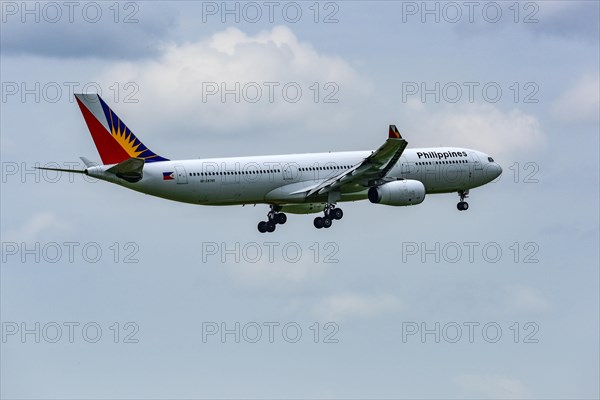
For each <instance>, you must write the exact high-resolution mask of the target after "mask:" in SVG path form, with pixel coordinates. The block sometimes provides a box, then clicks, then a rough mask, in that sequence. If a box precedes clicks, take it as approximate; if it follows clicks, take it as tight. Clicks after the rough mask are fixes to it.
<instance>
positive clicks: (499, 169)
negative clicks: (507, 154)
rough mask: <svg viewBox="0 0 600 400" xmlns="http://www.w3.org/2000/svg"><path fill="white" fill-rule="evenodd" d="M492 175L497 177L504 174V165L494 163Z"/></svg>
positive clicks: (494, 177)
mask: <svg viewBox="0 0 600 400" xmlns="http://www.w3.org/2000/svg"><path fill="white" fill-rule="evenodd" d="M492 175H493V179H496V178H497V177H499V176H500V175H502V167H501V166H500V165H499V164H496V163H494V164H493V166H492Z"/></svg>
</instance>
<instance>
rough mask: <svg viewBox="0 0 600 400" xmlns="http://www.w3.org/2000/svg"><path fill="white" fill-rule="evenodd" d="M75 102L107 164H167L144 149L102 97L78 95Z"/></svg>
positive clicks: (103, 160) (164, 159)
mask: <svg viewBox="0 0 600 400" xmlns="http://www.w3.org/2000/svg"><path fill="white" fill-rule="evenodd" d="M75 99H76V100H77V104H79V108H80V109H81V113H82V114H83V118H84V119H85V122H86V124H87V126H88V129H89V130H90V134H91V135H92V139H94V143H95V145H96V149H98V153H100V158H102V162H103V163H104V164H118V163H120V162H122V161H125V160H127V159H129V158H142V159H144V160H145V161H146V162H154V161H168V159H166V158H164V157H161V156H159V155H157V154H156V153H154V152H153V151H151V150H150V149H149V148H147V147H146V146H144V144H143V143H142V142H141V141H140V140H139V139H138V138H137V137H136V136H135V135H134V134H133V132H131V130H129V128H127V126H125V124H124V123H123V121H121V120H120V119H119V117H118V116H117V114H115V113H114V112H113V110H111V109H110V107H108V105H107V104H106V103H105V102H104V100H102V98H101V97H100V96H98V95H97V94H76V95H75Z"/></svg>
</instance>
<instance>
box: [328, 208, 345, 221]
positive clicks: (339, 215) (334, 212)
mask: <svg viewBox="0 0 600 400" xmlns="http://www.w3.org/2000/svg"><path fill="white" fill-rule="evenodd" d="M343 216H344V212H343V211H342V209H341V208H334V209H333V210H331V217H333V219H342V217H343Z"/></svg>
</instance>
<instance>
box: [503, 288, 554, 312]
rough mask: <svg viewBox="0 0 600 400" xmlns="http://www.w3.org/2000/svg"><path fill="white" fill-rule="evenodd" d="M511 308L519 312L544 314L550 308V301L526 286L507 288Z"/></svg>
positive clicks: (507, 297)
mask: <svg viewBox="0 0 600 400" xmlns="http://www.w3.org/2000/svg"><path fill="white" fill-rule="evenodd" d="M506 299H507V301H508V303H509V306H510V307H511V308H513V309H515V310H518V311H525V312H543V311H546V310H548V309H549V308H550V304H549V303H548V300H546V298H545V297H544V296H543V295H542V294H541V293H540V292H539V291H537V290H535V289H534V288H531V287H529V286H525V285H513V286H509V287H507V288H506Z"/></svg>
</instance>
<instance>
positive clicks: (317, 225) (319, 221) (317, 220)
mask: <svg viewBox="0 0 600 400" xmlns="http://www.w3.org/2000/svg"><path fill="white" fill-rule="evenodd" d="M313 224H314V225H315V228H317V229H321V228H322V227H323V218H321V217H317V218H315V220H314V222H313Z"/></svg>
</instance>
